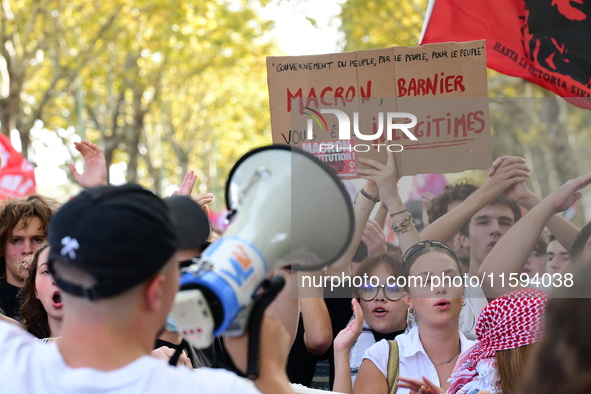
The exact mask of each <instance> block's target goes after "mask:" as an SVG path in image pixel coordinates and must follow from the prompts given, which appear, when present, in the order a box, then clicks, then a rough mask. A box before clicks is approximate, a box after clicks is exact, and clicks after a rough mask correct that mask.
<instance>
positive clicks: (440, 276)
mask: <svg viewBox="0 0 591 394" xmlns="http://www.w3.org/2000/svg"><path fill="white" fill-rule="evenodd" d="M402 261H403V263H402V265H403V274H404V277H405V282H406V283H405V284H404V285H405V286H404V291H405V295H404V300H405V301H406V303H407V304H408V308H409V313H408V315H409V324H411V323H410V322H411V321H413V320H414V321H415V322H416V324H415V325H414V327H412V328H410V327H409V328H410V330H409V331H408V332H407V333H406V334H404V335H400V336H398V337H396V339H395V340H396V343H397V345H398V363H397V368H396V370H397V373H398V376H400V378H399V383H398V385H397V386H396V385H393V387H389V386H388V380H387V379H388V373H390V374H391V373H392V370H390V371H388V369H389V365H388V364H389V356H390V344H389V343H388V342H387V341H380V342H378V343H376V344H375V345H373V346H372V347H371V348H369V349H368V350H367V351H366V353H365V355H364V359H363V362H362V364H361V367H360V369H359V375H358V377H357V380H356V382H355V389H354V393H372V394H373V393H384V394H385V393H398V394H402V393H408V392H409V390H408V389H409V388H411V387H415V386H416V385H415V383H414V382H415V381H417V380H420V381H423V380H424V381H425V382H427V381H433V382H434V384H435V385H438V386H439V387H442V388H444V389H447V387H449V383H448V382H447V380H448V379H449V378H450V376H451V373H452V371H453V368H454V366H455V364H456V361H457V359H458V356H459V355H460V353H461V352H462V351H464V350H466V349H467V348H469V347H470V346H471V345H472V341H469V340H467V339H466V338H465V337H464V336H463V334H462V333H461V332H460V330H459V316H460V310H461V309H462V303H463V295H464V286H463V285H462V284H461V281H459V279H458V278H457V277H461V268H460V266H459V264H458V261H457V258H456V256H455V253H454V252H453V250H451V248H449V247H448V246H447V245H445V244H443V243H441V242H437V241H424V242H419V243H417V244H415V245H413V246H412V247H410V248H409V249H408V250H407V251H406V253H405V255H404V258H403V260H402ZM454 278H456V280H455V281H454ZM454 283H455V285H454ZM458 284H459V285H458ZM407 378H409V379H407Z"/></svg>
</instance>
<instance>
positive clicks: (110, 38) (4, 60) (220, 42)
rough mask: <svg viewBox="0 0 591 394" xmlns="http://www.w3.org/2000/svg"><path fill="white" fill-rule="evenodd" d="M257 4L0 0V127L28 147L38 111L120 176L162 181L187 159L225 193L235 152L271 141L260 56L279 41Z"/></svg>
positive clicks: (177, 175) (210, 186)
mask: <svg viewBox="0 0 591 394" xmlns="http://www.w3.org/2000/svg"><path fill="white" fill-rule="evenodd" d="M257 6H260V4H258V5H257V4H256V3H253V2H250V1H247V0H238V1H231V2H230V1H228V2H226V1H218V0H201V1H198V2H194V1H184V0H183V1H172V0H133V1H132V0H113V1H107V2H105V1H98V0H96V1H88V0H68V1H66V0H46V1H36V0H35V1H34V0H17V1H12V0H11V1H8V0H3V2H2V16H1V18H0V21H1V23H2V25H1V26H0V40H1V42H0V44H1V45H2V49H1V50H0V54H1V56H0V82H1V83H0V88H1V89H0V110H1V114H2V117H1V118H0V121H1V123H2V131H3V132H4V133H5V134H9V132H10V131H11V130H13V129H17V130H18V131H19V133H20V135H21V141H22V145H23V153H24V154H25V155H26V154H27V153H28V151H29V146H30V130H31V128H32V127H33V126H34V124H35V122H36V121H39V120H41V121H42V122H43V124H44V126H45V127H46V128H47V129H50V130H64V129H70V130H71V129H72V128H75V129H76V131H77V134H80V135H81V136H83V137H86V138H88V139H90V140H91V141H93V142H96V143H98V144H99V145H100V146H101V147H102V148H103V149H104V151H105V156H106V158H107V161H108V164H114V163H121V162H123V163H125V166H126V168H127V172H126V178H127V180H128V181H139V182H140V183H143V184H144V185H146V186H148V187H152V188H153V189H154V190H155V191H157V192H158V193H163V191H164V188H165V187H166V186H168V185H169V184H175V183H176V184H178V183H179V182H180V180H181V179H182V176H183V175H184V172H186V171H187V170H191V169H195V170H196V171H197V173H198V175H199V182H200V183H201V185H200V187H201V189H205V190H207V191H216V192H217V195H216V197H217V202H218V203H219V205H222V203H223V193H222V190H223V186H224V180H225V176H226V175H227V172H228V171H229V167H230V166H231V164H232V163H233V162H235V161H236V159H237V158H238V157H239V156H240V155H241V154H243V153H245V152H246V151H247V150H249V149H250V148H252V147H255V146H259V145H262V144H267V143H270V142H271V138H270V130H268V124H269V115H268V114H269V108H268V98H267V87H266V71H265V61H264V57H265V56H266V55H267V54H268V53H271V52H273V51H275V49H274V47H273V45H272V44H271V43H270V42H269V40H268V39H266V38H263V37H266V35H265V34H266V33H267V32H268V31H269V29H270V26H269V23H268V22H264V21H261V20H260V19H259V18H258V16H257V14H256V7H257ZM60 136H62V138H63V139H64V143H67V144H69V143H70V142H71V141H70V140H71V135H70V134H68V133H63V132H62V133H60ZM205 190H202V191H205Z"/></svg>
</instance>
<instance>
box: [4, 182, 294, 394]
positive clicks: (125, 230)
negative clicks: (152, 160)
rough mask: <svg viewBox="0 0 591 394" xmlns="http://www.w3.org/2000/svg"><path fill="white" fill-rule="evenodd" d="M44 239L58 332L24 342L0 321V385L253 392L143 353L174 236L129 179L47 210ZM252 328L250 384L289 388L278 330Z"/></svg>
mask: <svg viewBox="0 0 591 394" xmlns="http://www.w3.org/2000/svg"><path fill="white" fill-rule="evenodd" d="M197 209H199V208H198V207H197ZM49 243H50V246H51V252H50V256H49V261H48V264H49V267H50V270H51V272H52V274H53V276H54V280H55V282H56V284H57V285H58V287H60V289H61V290H62V294H63V298H64V320H63V323H62V337H61V340H60V341H59V343H58V344H55V343H53V344H50V345H46V346H41V345H34V344H33V340H32V338H31V337H30V336H29V335H28V334H26V333H25V332H24V331H22V330H20V329H18V328H16V327H14V326H12V325H6V324H5V325H1V323H0V354H2V357H1V358H0V381H2V382H3V383H2V388H3V390H6V392H18V393H21V394H25V393H39V392H44V393H67V394H69V393H88V392H92V393H122V394H123V393H125V394H127V393H158V394H162V393H167V392H170V393H175V394H180V393H250V392H257V390H256V389H255V388H254V387H252V386H250V385H249V384H247V383H244V381H242V380H240V379H239V378H238V377H236V376H235V375H234V374H232V373H230V372H227V371H223V370H215V371H214V370H211V369H208V368H200V369H197V370H194V371H191V370H189V369H187V368H185V367H179V368H173V367H170V366H168V365H166V364H165V363H164V362H162V361H161V360H157V359H155V358H152V357H149V356H148V355H149V354H150V351H151V350H152V347H153V345H154V341H155V339H156V336H157V335H158V333H159V332H160V331H161V330H162V328H163V327H164V323H165V321H166V317H167V315H168V313H169V311H170V309H171V308H172V304H173V301H174V297H175V294H176V291H177V290H178V285H179V277H178V275H179V272H178V260H177V259H178V257H177V255H176V251H177V249H178V235H177V231H176V228H175V226H174V224H173V221H172V219H171V216H170V213H169V210H168V208H167V207H166V205H165V204H164V202H163V201H162V200H160V199H159V198H158V197H156V196H154V195H153V194H152V193H151V192H149V191H147V190H145V189H143V188H141V187H140V186H137V185H125V186H121V187H113V186H106V187H99V188H95V189H90V190H86V191H84V192H82V193H81V194H80V195H78V196H77V197H75V198H74V199H72V200H71V201H70V202H68V203H67V204H66V205H64V206H63V207H62V208H61V209H60V210H59V211H58V213H57V214H56V215H55V217H54V219H53V220H52V222H51V224H50V228H49ZM261 336H262V338H263V340H262V345H261V360H260V362H261V364H260V377H259V379H257V380H256V381H255V386H256V387H257V388H258V389H259V390H260V391H261V392H264V393H288V392H291V389H290V387H289V382H288V380H287V377H286V374H285V363H286V358H287V347H288V345H289V344H288V337H287V333H286V332H285V330H284V329H283V328H282V326H281V323H279V322H278V321H277V320H275V319H270V318H266V319H265V320H264V323H263V328H262V334H261ZM243 342H244V338H242V339H241V340H239V342H238V343H236V344H235V345H238V346H239V345H243Z"/></svg>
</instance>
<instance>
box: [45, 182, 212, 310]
mask: <svg viewBox="0 0 591 394" xmlns="http://www.w3.org/2000/svg"><path fill="white" fill-rule="evenodd" d="M194 208H195V209H199V210H201V208H200V207H199V206H198V205H197V204H196V203H194ZM49 245H50V247H51V250H50V253H49V260H48V266H49V270H50V272H51V273H52V275H53V277H54V280H55V282H56V285H57V286H58V287H59V288H60V289H61V290H62V291H64V292H66V293H69V294H72V295H75V296H80V297H85V298H88V299H90V300H97V299H101V298H108V297H113V296H116V295H118V294H120V293H123V292H125V291H126V290H128V289H131V288H132V287H134V286H136V285H139V284H140V283H142V282H144V281H146V280H147V279H148V278H150V277H151V276H152V275H154V274H156V273H157V272H158V271H159V270H160V269H162V267H164V265H165V264H166V263H167V262H168V261H169V260H170V258H171V257H172V255H173V254H174V253H175V251H176V250H177V249H178V246H179V239H178V233H177V228H176V225H175V222H174V220H173V218H172V215H171V214H170V210H169V208H168V206H167V205H166V204H165V203H164V201H163V200H162V199H160V198H159V197H157V196H156V195H154V194H153V193H152V192H150V191H149V190H146V189H144V188H143V187H141V186H139V185H136V184H125V185H123V186H101V187H97V188H92V189H88V190H85V191H83V192H82V193H80V194H79V195H78V196H76V197H74V198H73V199H72V200H70V201H69V202H68V203H66V204H65V205H64V206H63V207H61V208H60V209H59V211H58V212H57V213H56V214H55V215H54V217H53V219H52V220H51V222H50V225H49ZM56 260H60V261H62V262H64V263H66V264H70V265H72V266H74V267H76V268H78V269H80V270H82V271H84V272H86V273H88V274H90V275H91V276H92V277H93V278H94V280H95V282H96V284H95V285H94V286H92V287H85V286H81V285H79V284H74V283H70V282H68V281H66V280H64V279H63V278H61V277H60V275H59V274H56V272H55V269H54V263H55V261H56Z"/></svg>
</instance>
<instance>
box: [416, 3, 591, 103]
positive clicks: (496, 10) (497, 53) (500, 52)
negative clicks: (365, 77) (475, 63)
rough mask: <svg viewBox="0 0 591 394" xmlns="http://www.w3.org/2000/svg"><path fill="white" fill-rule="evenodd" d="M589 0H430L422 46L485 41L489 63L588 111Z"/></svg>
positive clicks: (590, 66) (590, 65) (590, 61)
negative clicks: (450, 42) (439, 43)
mask: <svg viewBox="0 0 591 394" xmlns="http://www.w3.org/2000/svg"><path fill="white" fill-rule="evenodd" d="M590 37H591V0H494V1H491V0H431V1H430V3H429V9H428V11H427V17H426V19H425V26H424V27H423V35H422V37H421V44H429V43H436V42H448V41H471V40H479V39H485V40H486V50H487V53H486V55H487V66H488V67H489V68H492V69H493V70H496V71H498V72H501V73H503V74H507V75H511V76H514V77H520V78H524V79H526V80H528V81H531V82H534V83H537V84H538V85H540V86H542V87H544V88H545V89H548V90H551V91H553V92H554V93H556V94H557V95H559V96H562V97H564V98H565V99H567V100H568V101H569V102H571V103H572V104H574V105H577V106H579V107H582V108H588V109H591V44H590V41H589V40H590Z"/></svg>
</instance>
